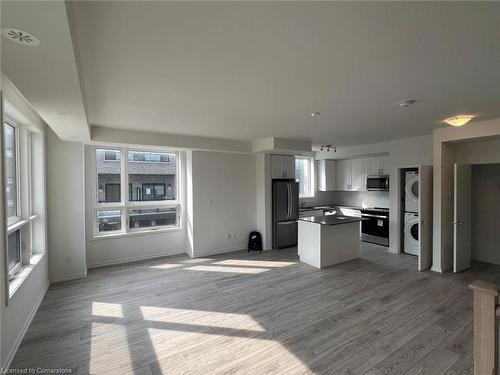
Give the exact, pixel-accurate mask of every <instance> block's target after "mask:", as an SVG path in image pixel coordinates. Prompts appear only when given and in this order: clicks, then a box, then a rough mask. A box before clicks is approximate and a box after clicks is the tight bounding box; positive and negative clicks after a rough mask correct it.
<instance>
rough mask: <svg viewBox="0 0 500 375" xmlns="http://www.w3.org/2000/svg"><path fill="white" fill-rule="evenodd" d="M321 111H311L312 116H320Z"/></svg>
mask: <svg viewBox="0 0 500 375" xmlns="http://www.w3.org/2000/svg"><path fill="white" fill-rule="evenodd" d="M320 114H321V113H319V112H311V113H310V115H311V117H312V118H318V117H319V115H320Z"/></svg>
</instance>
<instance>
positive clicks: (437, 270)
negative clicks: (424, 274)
mask: <svg viewBox="0 0 500 375" xmlns="http://www.w3.org/2000/svg"><path fill="white" fill-rule="evenodd" d="M431 271H434V272H439V273H443V272H444V270H442V269H441V268H440V267H435V266H432V267H431Z"/></svg>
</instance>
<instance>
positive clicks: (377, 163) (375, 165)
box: [368, 157, 389, 176]
mask: <svg viewBox="0 0 500 375" xmlns="http://www.w3.org/2000/svg"><path fill="white" fill-rule="evenodd" d="M368 160H369V161H370V163H369V170H368V175H369V176H374V175H378V174H389V171H388V167H387V158H385V157H381V158H371V159H368Z"/></svg>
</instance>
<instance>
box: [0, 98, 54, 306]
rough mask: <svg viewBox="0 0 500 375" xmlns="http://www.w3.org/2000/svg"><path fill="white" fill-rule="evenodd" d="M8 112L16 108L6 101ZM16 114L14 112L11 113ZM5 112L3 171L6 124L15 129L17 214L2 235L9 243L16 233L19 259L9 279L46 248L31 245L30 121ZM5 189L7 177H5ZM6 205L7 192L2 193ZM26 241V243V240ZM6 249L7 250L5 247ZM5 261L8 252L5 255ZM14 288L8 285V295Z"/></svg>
mask: <svg viewBox="0 0 500 375" xmlns="http://www.w3.org/2000/svg"><path fill="white" fill-rule="evenodd" d="M5 105H6V107H8V108H9V110H10V111H16V110H15V109H14V108H13V107H11V106H10V104H8V103H5ZM14 114H17V112H14ZM14 114H13V115H10V114H8V113H4V118H3V122H2V131H3V132H4V133H3V135H2V140H3V146H4V148H3V152H4V155H3V160H4V170H5V164H6V160H5V126H6V125H8V126H11V127H13V128H14V142H15V143H14V147H15V168H16V203H17V207H16V216H11V217H6V226H5V235H6V244H8V237H9V235H11V234H13V233H15V232H19V250H18V251H19V259H20V261H19V262H17V263H16V264H15V265H14V266H13V267H12V268H10V267H8V265H7V270H6V271H7V276H8V280H9V282H10V281H12V280H14V279H16V278H17V276H18V274H20V273H21V271H22V269H23V267H24V266H28V265H30V264H31V262H32V258H33V257H34V256H36V255H40V254H42V255H43V254H44V252H45V249H39V250H38V251H36V252H35V247H34V244H33V235H34V234H33V233H34V230H33V223H34V222H35V221H36V220H37V219H38V214H36V213H35V212H34V204H33V191H34V189H33V176H32V173H33V166H32V161H33V139H32V137H33V134H34V132H33V131H32V130H31V129H30V126H29V123H26V122H24V121H21V120H18V119H17V118H16V117H15V116H14ZM4 184H5V187H4V189H6V186H7V176H6V175H5V180H4ZM4 199H5V204H7V202H6V195H5V196H4ZM25 241H27V242H25ZM6 251H8V250H7V249H6ZM6 259H7V263H8V254H7V258H6ZM12 293H13V290H10V288H9V298H10V296H11V295H12Z"/></svg>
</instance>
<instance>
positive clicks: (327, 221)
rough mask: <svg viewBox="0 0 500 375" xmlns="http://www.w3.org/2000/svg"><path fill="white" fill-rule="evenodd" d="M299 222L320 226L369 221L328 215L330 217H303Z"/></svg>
mask: <svg viewBox="0 0 500 375" xmlns="http://www.w3.org/2000/svg"><path fill="white" fill-rule="evenodd" d="M299 220H302V221H307V222H309V223H315V224H320V225H339V224H351V223H357V222H360V221H365V220H368V219H364V218H361V217H353V216H337V215H328V216H308V217H301V218H300V219H299Z"/></svg>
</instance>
